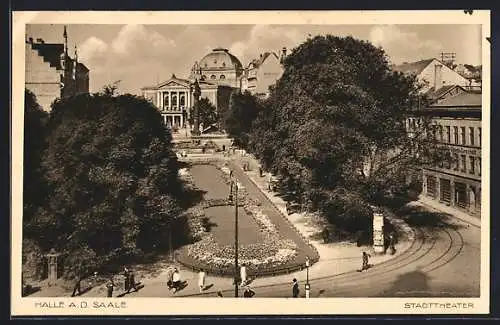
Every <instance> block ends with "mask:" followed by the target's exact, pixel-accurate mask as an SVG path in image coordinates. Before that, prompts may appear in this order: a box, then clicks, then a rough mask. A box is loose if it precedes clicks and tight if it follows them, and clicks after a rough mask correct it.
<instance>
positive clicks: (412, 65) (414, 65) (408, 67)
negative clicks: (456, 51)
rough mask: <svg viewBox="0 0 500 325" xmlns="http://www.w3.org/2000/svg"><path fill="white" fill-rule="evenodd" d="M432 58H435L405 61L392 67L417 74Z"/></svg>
mask: <svg viewBox="0 0 500 325" xmlns="http://www.w3.org/2000/svg"><path fill="white" fill-rule="evenodd" d="M434 60H435V59H426V60H420V61H417V62H405V63H403V64H399V65H395V66H393V67H392V69H393V70H395V71H399V72H403V73H412V74H415V75H419V74H420V73H421V72H422V71H423V70H424V69H425V68H426V67H427V66H428V65H429V64H430V63H431V62H432V61H434Z"/></svg>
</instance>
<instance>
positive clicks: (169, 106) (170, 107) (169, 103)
mask: <svg viewBox="0 0 500 325" xmlns="http://www.w3.org/2000/svg"><path fill="white" fill-rule="evenodd" d="M171 109H172V92H171V91H169V92H168V110H169V111H170V110H171Z"/></svg>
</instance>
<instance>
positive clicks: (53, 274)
mask: <svg viewBox="0 0 500 325" xmlns="http://www.w3.org/2000/svg"><path fill="white" fill-rule="evenodd" d="M59 255H60V253H57V252H56V251H55V249H53V248H52V249H51V250H50V252H49V253H48V254H47V255H46V257H47V260H48V263H47V264H48V268H49V269H48V275H49V285H54V284H55V283H56V281H57V279H58V277H59V276H58V274H57V258H58V257H59Z"/></svg>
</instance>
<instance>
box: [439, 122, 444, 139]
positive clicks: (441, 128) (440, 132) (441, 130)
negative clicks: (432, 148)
mask: <svg viewBox="0 0 500 325" xmlns="http://www.w3.org/2000/svg"><path fill="white" fill-rule="evenodd" d="M439 141H440V142H444V135H443V126H442V125H440V126H439Z"/></svg>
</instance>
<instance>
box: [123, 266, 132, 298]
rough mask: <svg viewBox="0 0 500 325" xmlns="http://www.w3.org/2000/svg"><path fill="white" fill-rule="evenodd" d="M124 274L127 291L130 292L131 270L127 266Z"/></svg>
mask: <svg viewBox="0 0 500 325" xmlns="http://www.w3.org/2000/svg"><path fill="white" fill-rule="evenodd" d="M123 276H124V277H125V281H124V284H125V291H126V292H130V272H129V270H128V268H126V267H125V269H124V270H123Z"/></svg>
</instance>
